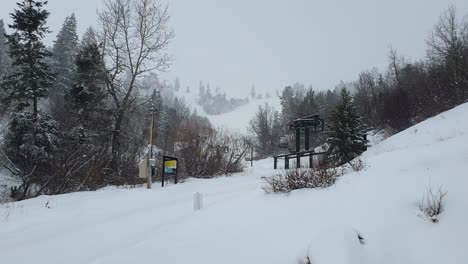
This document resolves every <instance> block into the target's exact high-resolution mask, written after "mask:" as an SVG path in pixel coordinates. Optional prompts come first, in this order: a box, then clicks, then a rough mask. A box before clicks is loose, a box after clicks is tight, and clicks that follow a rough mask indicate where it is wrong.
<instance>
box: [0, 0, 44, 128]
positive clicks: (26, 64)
mask: <svg viewBox="0 0 468 264" xmlns="http://www.w3.org/2000/svg"><path fill="white" fill-rule="evenodd" d="M45 4H47V1H35V0H24V1H23V2H22V3H18V9H15V11H14V13H13V14H11V17H12V19H13V24H12V25H8V26H9V28H11V29H13V30H14V33H13V34H11V35H6V38H7V42H8V44H9V49H10V56H11V58H12V65H13V72H12V73H11V74H10V75H8V76H7V77H6V78H5V81H4V83H3V87H4V88H5V90H6V92H7V99H8V100H9V101H12V100H13V101H16V102H17V103H18V104H17V108H18V110H24V109H26V108H27V107H30V106H31V102H32V113H33V114H32V117H33V120H36V118H37V117H38V102H39V100H40V99H41V98H45V97H46V96H47V94H48V92H49V88H50V85H51V83H52V81H53V77H52V75H51V73H50V70H49V66H48V65H47V64H46V62H45V60H46V58H47V57H49V56H50V52H49V51H48V50H47V49H46V47H45V46H44V44H43V43H42V39H43V38H44V37H45V34H46V33H48V28H47V26H46V20H47V17H48V16H49V12H48V11H47V10H45V9H44V5H45Z"/></svg>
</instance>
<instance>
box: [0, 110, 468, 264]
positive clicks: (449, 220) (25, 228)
mask: <svg viewBox="0 0 468 264" xmlns="http://www.w3.org/2000/svg"><path fill="white" fill-rule="evenodd" d="M467 115H468V104H465V105H462V106H459V107H456V108H455V109H452V110H450V111H448V112H445V113H443V114H441V115H439V116H436V117H434V118H430V119H428V120H426V121H425V122H422V123H420V124H418V125H416V126H414V127H412V128H409V129H407V130H405V131H403V132H401V133H399V134H396V135H395V136H392V137H390V138H388V139H386V140H384V141H383V142H381V143H380V144H377V145H375V146H373V147H372V148H370V149H369V150H368V151H367V152H366V153H365V154H364V155H363V156H362V160H363V161H364V163H365V165H366V168H365V170H363V171H361V172H355V173H349V174H346V175H344V176H342V177H340V179H339V180H338V182H337V183H336V185H334V186H332V187H330V188H328V189H314V190H310V189H303V190H298V191H294V192H292V193H290V194H289V195H272V194H265V193H264V192H263V191H262V189H261V185H262V181H261V177H262V176H268V175H271V174H273V173H274V171H273V170H272V169H271V168H272V166H273V161H272V160H271V159H267V160H263V161H259V162H255V163H254V167H252V168H250V167H248V168H247V170H246V171H245V172H243V173H241V174H238V175H234V176H231V177H221V178H217V179H210V180H189V181H187V182H186V183H183V184H179V185H169V186H168V187H167V188H163V189H161V188H159V187H156V188H155V189H153V190H147V189H144V188H139V189H106V190H101V191H97V192H81V193H73V194H67V195H59V196H53V197H51V196H42V197H38V198H36V199H31V200H27V201H23V202H17V203H12V204H7V205H3V206H0V263H90V264H91V263H93V264H98V263H100V264H101V263H112V264H115V263H174V264H178V263H181V264H182V263H183V264H187V263H200V264H201V263H203V264H215V263H216V264H219V263H223V264H225V263H233V264H234V263H235V264H239V263H254V264H258V263H268V264H275V263H278V264H284V263H304V262H302V261H303V260H304V258H305V257H306V256H307V255H308V256H309V257H310V259H311V263H313V264H321V263H325V264H326V263H333V264H339V263H359V264H366V263H368V264H370V263H372V264H375V263H386V264H390V263H405V264H408V263H417V264H420V263H424V264H440V263H468V250H467V249H468V226H467V223H468V210H467V208H468V193H467V192H466V188H467V186H468V174H467V171H468V147H467V146H468V122H467V120H466V116H467ZM429 185H432V186H435V187H438V186H443V188H444V189H446V190H447V191H448V194H447V196H446V206H445V211H444V212H443V213H442V215H441V217H440V218H439V220H440V222H439V223H436V224H434V223H431V222H430V221H428V220H425V219H423V218H422V217H421V216H420V213H419V211H418V207H417V203H418V202H419V201H420V200H421V198H422V197H423V194H424V192H425V191H426V188H427V187H428V186H429ZM195 192H202V193H203V194H204V207H203V208H202V209H201V210H200V211H196V212H194V211H193V207H192V206H193V204H192V203H193V195H194V193H195ZM358 234H360V235H361V236H362V237H363V238H364V244H361V243H359V240H358Z"/></svg>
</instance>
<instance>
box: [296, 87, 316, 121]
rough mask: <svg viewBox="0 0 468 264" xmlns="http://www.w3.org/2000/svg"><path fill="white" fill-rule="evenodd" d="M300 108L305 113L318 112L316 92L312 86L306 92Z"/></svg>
mask: <svg viewBox="0 0 468 264" xmlns="http://www.w3.org/2000/svg"><path fill="white" fill-rule="evenodd" d="M300 109H301V112H302V113H303V114H304V115H312V114H316V113H317V111H318V107H317V104H316V102H315V92H314V90H312V88H310V89H309V90H308V91H307V93H306V94H305V96H304V100H302V103H301V107H300Z"/></svg>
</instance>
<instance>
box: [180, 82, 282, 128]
mask: <svg viewBox="0 0 468 264" xmlns="http://www.w3.org/2000/svg"><path fill="white" fill-rule="evenodd" d="M174 95H175V96H177V97H178V98H180V99H182V100H183V101H184V102H185V103H187V104H188V105H189V106H190V107H191V108H192V109H196V111H197V113H198V114H199V115H201V116H204V117H207V118H208V119H209V120H210V122H211V124H212V125H213V126H214V127H216V128H220V129H223V130H228V131H231V132H233V133H241V134H246V133H247V132H248V127H249V122H250V120H251V119H252V118H253V117H254V116H255V114H256V113H257V110H258V107H259V106H260V105H264V104H268V105H269V106H271V107H273V108H274V110H276V111H281V104H280V99H279V97H278V96H271V97H270V98H264V99H250V101H249V103H247V104H245V105H241V106H239V107H238V108H236V109H235V110H234V111H232V112H228V113H224V114H220V115H209V114H207V113H206V112H205V111H204V110H203V107H202V106H200V105H198V104H197V100H198V95H197V94H195V93H194V92H193V91H190V92H189V93H186V92H184V91H177V92H175V91H174Z"/></svg>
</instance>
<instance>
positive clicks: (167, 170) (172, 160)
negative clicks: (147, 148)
mask: <svg viewBox="0 0 468 264" xmlns="http://www.w3.org/2000/svg"><path fill="white" fill-rule="evenodd" d="M177 165H178V159H177V158H176V157H171V156H163V166H162V167H163V168H162V187H164V180H165V176H166V174H169V175H174V183H175V184H177Z"/></svg>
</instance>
